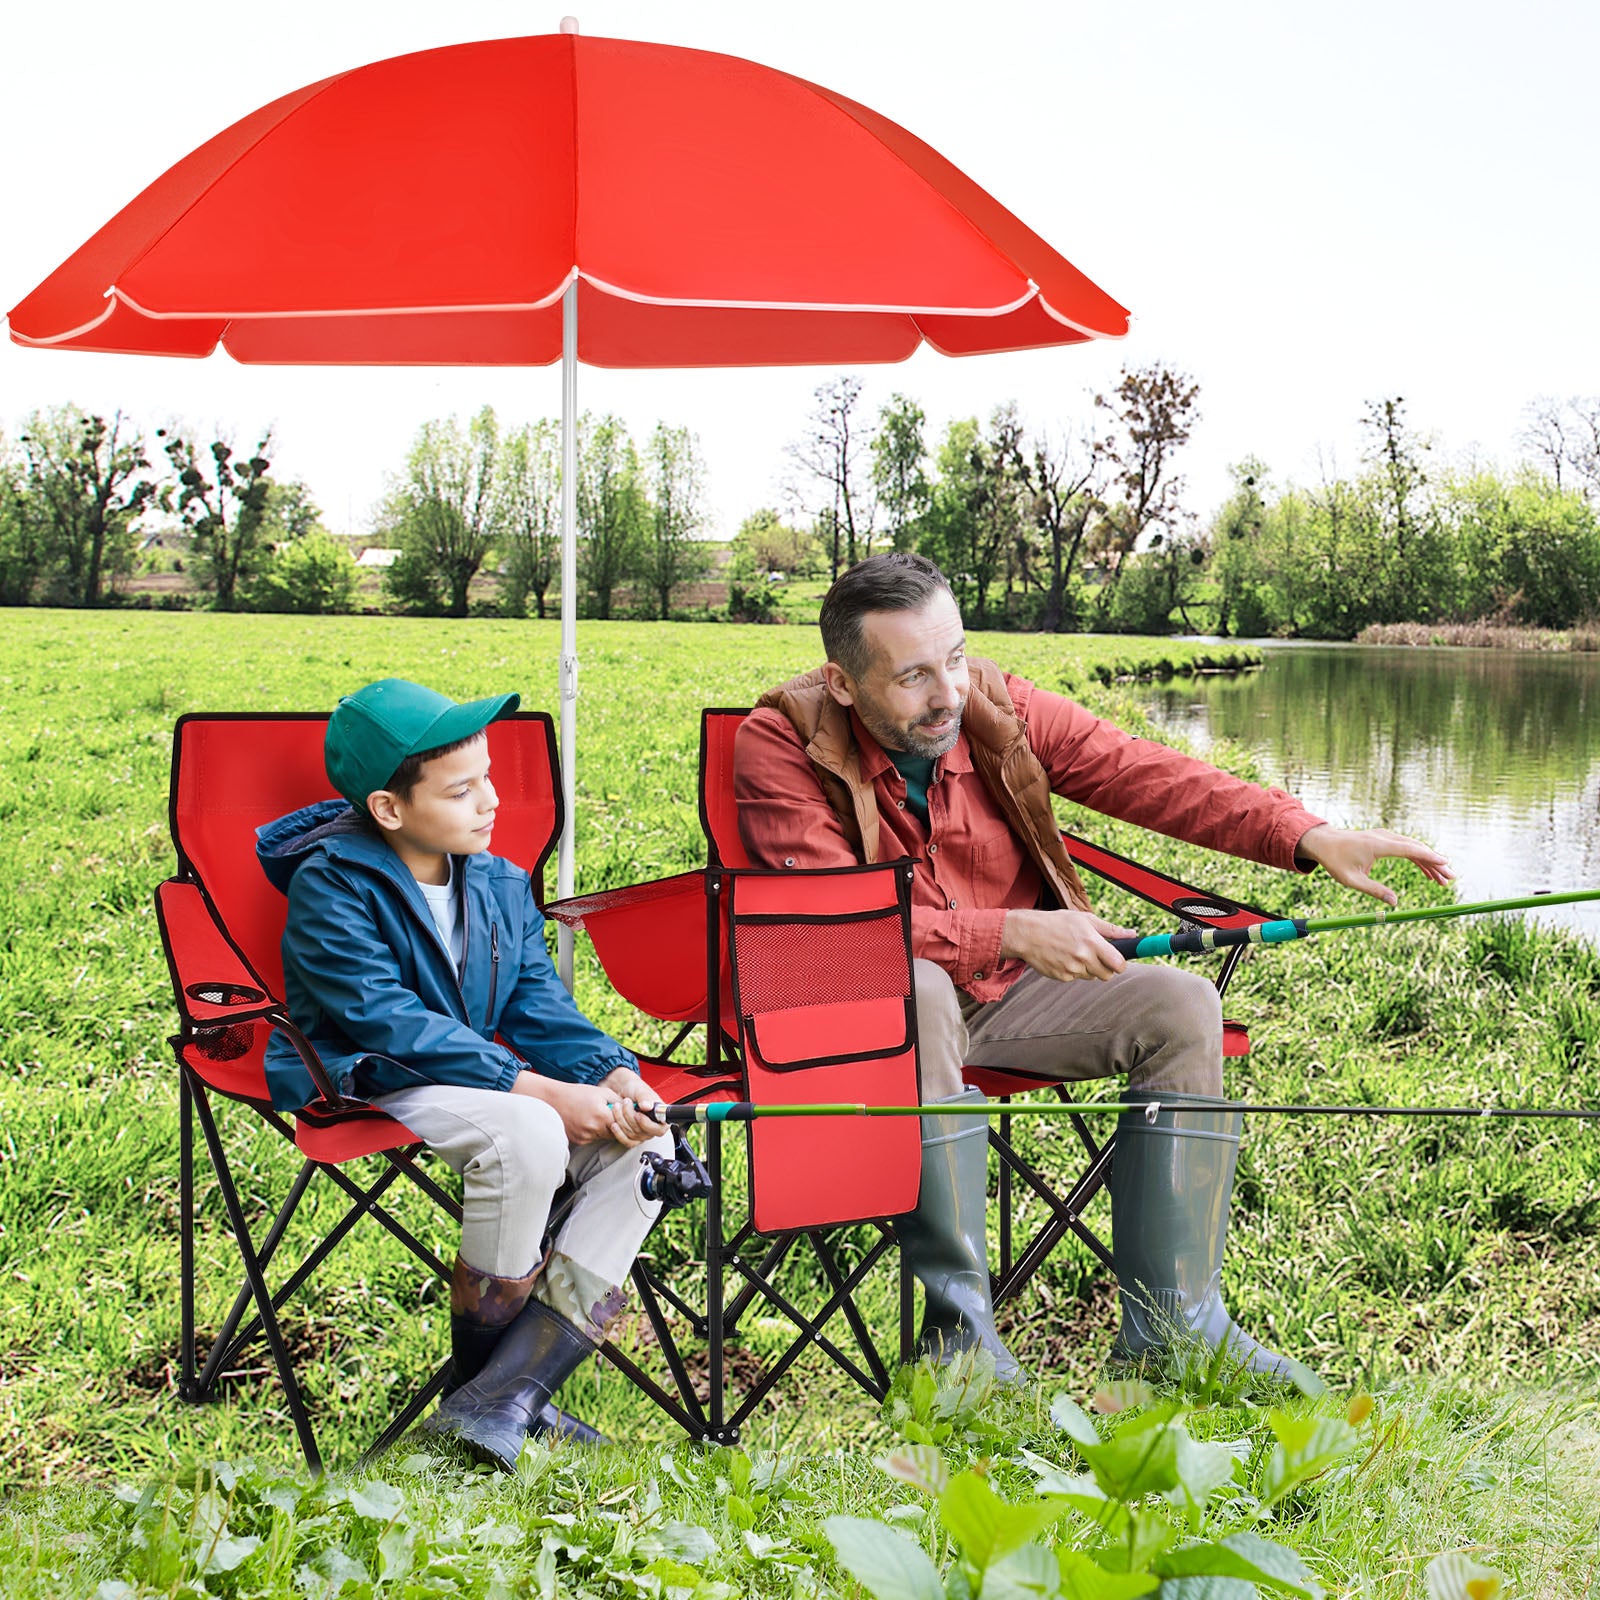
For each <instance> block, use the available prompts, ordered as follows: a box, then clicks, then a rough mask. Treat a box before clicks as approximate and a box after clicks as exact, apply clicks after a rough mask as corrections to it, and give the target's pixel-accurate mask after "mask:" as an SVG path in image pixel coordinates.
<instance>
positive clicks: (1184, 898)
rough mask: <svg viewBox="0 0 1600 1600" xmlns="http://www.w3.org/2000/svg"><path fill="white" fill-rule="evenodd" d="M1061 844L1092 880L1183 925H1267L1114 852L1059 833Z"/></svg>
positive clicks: (1233, 904) (1239, 905)
mask: <svg viewBox="0 0 1600 1600" xmlns="http://www.w3.org/2000/svg"><path fill="white" fill-rule="evenodd" d="M1061 842H1062V843H1063V844H1064V845H1065V846H1066V848H1067V854H1068V855H1069V856H1071V857H1072V860H1073V863H1074V865H1076V866H1080V867H1087V868H1088V869H1089V871H1090V872H1092V873H1094V874H1095V876H1096V877H1100V878H1104V879H1105V880H1106V882H1107V883H1114V884H1115V885H1116V886H1117V887H1118V888H1119V889H1126V890H1127V891H1128V893H1129V894H1133V895H1137V896H1138V897H1139V898H1140V899H1141V900H1147V901H1148V902H1149V903H1150V904H1151V905H1153V906H1159V907H1161V909H1162V910H1163V911H1170V912H1171V913H1172V914H1173V916H1175V917H1182V918H1183V919H1184V921H1186V922H1195V923H1199V924H1200V925H1202V926H1203V927H1207V928H1248V927H1250V926H1251V925H1252V924H1253V923H1259V922H1271V921H1273V920H1274V918H1273V916H1272V914H1271V913H1270V912H1266V911H1262V910H1260V909H1258V908H1257V907H1255V906H1252V905H1246V904H1245V903H1244V902H1243V901H1242V900H1233V899H1230V898H1229V897H1228V896H1227V895H1218V894H1213V893H1211V891H1210V890H1209V889H1197V888H1196V887H1195V886H1194V885H1193V884H1192V883H1185V882H1183V880H1182V879H1181V878H1172V877H1168V876H1167V874H1166V873H1164V872H1157V871H1156V870H1155V869H1154V868H1153V867H1147V866H1145V865H1144V864H1143V863H1142V862H1139V861H1133V860H1130V859H1129V858H1128V857H1127V856H1119V855H1118V854H1117V853H1116V851H1114V850H1107V849H1104V848H1103V847H1102V846H1100V845H1097V844H1091V843H1090V842H1089V841H1088V840H1087V839H1082V838H1079V837H1078V835H1077V834H1075V833H1066V832H1063V833H1062V835H1061Z"/></svg>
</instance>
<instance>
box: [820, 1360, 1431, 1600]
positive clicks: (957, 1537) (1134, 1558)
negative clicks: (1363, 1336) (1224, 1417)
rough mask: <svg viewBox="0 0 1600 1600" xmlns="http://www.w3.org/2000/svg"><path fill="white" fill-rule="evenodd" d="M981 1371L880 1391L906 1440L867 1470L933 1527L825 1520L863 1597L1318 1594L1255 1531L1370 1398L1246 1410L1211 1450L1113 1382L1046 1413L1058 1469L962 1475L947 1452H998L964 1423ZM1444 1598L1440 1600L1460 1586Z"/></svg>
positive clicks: (1133, 1384)
mask: <svg viewBox="0 0 1600 1600" xmlns="http://www.w3.org/2000/svg"><path fill="white" fill-rule="evenodd" d="M987 1377H988V1375H987V1374H985V1373H984V1372H983V1371H982V1370H981V1367H979V1368H976V1369H975V1370H970V1371H969V1370H966V1369H965V1368H964V1367H963V1365H962V1364H961V1363H957V1364H956V1367H955V1370H954V1371H953V1372H950V1373H938V1372H935V1371H933V1370H932V1369H931V1368H929V1367H926V1366H925V1367H923V1368H921V1369H919V1370H918V1371H917V1372H916V1373H914V1374H912V1375H910V1376H909V1378H908V1379H906V1380H903V1381H902V1382H901V1383H900V1384H898V1385H897V1386H896V1391H895V1393H894V1394H893V1395H892V1396H891V1400H890V1402H889V1406H888V1408H887V1413H886V1414H887V1416H888V1418H889V1420H890V1421H891V1423H892V1424H893V1425H894V1426H895V1427H896V1428H897V1430H898V1431H899V1433H900V1435H901V1437H902V1439H904V1440H905V1441H906V1443H905V1444H904V1445H903V1446H901V1447H899V1448H897V1449H895V1450H892V1451H891V1452H890V1453H889V1454H888V1455H886V1456H885V1457H884V1458H883V1459H881V1460H880V1461H879V1463H878V1465H879V1467H880V1468H881V1469H882V1470H883V1471H885V1472H887V1473H888V1474H889V1475H890V1476H891V1477H893V1478H895V1479H898V1480H899V1481H900V1482H902V1483H904V1484H907V1485H909V1486H910V1487H911V1488H913V1489H915V1490H916V1491H917V1492H918V1493H919V1494H920V1495H922V1496H923V1497H924V1498H925V1499H926V1501H928V1502H931V1505H932V1508H933V1509H934V1510H935V1511H936V1513H937V1516H936V1518H928V1519H926V1521H925V1522H924V1524H923V1526H922V1527H921V1529H920V1530H919V1531H920V1532H921V1533H922V1535H923V1538H922V1540H921V1542H919V1541H918V1540H917V1539H914V1538H912V1537H910V1536H909V1535H908V1534H907V1533H904V1532H901V1531H899V1530H898V1529H897V1528H893V1527H890V1526H888V1525H887V1523H886V1522H880V1521H877V1520H874V1519H870V1518H864V1517H844V1516H835V1517H829V1518H828V1519H827V1520H826V1521H825V1523H824V1524H823V1527H824V1531H825V1532H826V1534H827V1536H828V1538H829V1540H830V1541H831V1542H832V1545H833V1548H834V1553H835V1555H836V1556H837V1557H838V1560H839V1562H840V1564H841V1566H843V1567H844V1568H845V1570H846V1571H848V1572H849V1573H850V1575H851V1576H852V1577H853V1578H854V1579H855V1580H856V1581H857V1582H858V1583H859V1584H860V1585H861V1586H862V1587H863V1588H864V1589H865V1590H866V1591H867V1592H868V1593H869V1594H871V1595H872V1596H873V1597H874V1600H1025V1597H1026V1600H1032V1597H1061V1600H1132V1597H1134V1596H1138V1595H1154V1596H1156V1597H1157V1600H1249V1597H1251V1596H1256V1595H1263V1594H1267V1595H1290V1596H1298V1597H1300V1600H1320V1597H1321V1596H1322V1595H1323V1593H1324V1591H1323V1589H1322V1586H1321V1585H1320V1584H1319V1583H1318V1582H1317V1581H1316V1579H1315V1577H1314V1576H1313V1574H1312V1573H1311V1571H1310V1569H1309V1568H1308V1567H1307V1566H1306V1564H1305V1562H1304V1561H1302V1560H1301V1558H1300V1557H1299V1556H1298V1555H1297V1554H1296V1553H1295V1552H1294V1551H1293V1550H1291V1549H1289V1548H1288V1547H1287V1546H1285V1545H1282V1544H1279V1543H1277V1542H1276V1541H1275V1540H1273V1539H1270V1538H1268V1537H1266V1536H1265V1534H1264V1533H1262V1532H1261V1531H1259V1530H1260V1528H1261V1526H1262V1525H1263V1524H1266V1523H1270V1522H1272V1521H1274V1520H1276V1519H1278V1518H1280V1517H1283V1516H1286V1515H1290V1514H1297V1511H1298V1508H1297V1504H1296V1500H1297V1497H1299V1496H1303V1495H1306V1494H1308V1493H1312V1492H1314V1491H1313V1490H1312V1489H1311V1487H1310V1486H1311V1485H1312V1484H1313V1482H1314V1481H1315V1480H1316V1479H1318V1478H1320V1477H1322V1476H1323V1475H1324V1474H1327V1473H1329V1471H1330V1469H1334V1468H1337V1467H1338V1465H1339V1463H1341V1462H1343V1461H1344V1460H1345V1458H1346V1457H1348V1456H1350V1455H1351V1454H1352V1453H1353V1452H1355V1451H1356V1450H1357V1448H1358V1447H1359V1446H1360V1444H1361V1435H1360V1434H1359V1433H1358V1431H1357V1430H1358V1427H1360V1426H1361V1425H1363V1424H1364V1423H1365V1422H1366V1421H1367V1418H1368V1417H1369V1416H1370V1415H1371V1412H1372V1405H1371V1402H1370V1400H1369V1399H1368V1398H1367V1397H1366V1396H1364V1395H1360V1396H1357V1397H1356V1399H1355V1400H1353V1401H1352V1402H1351V1403H1350V1404H1349V1406H1348V1407H1347V1409H1346V1410H1345V1412H1344V1413H1343V1414H1342V1415H1332V1416H1330V1415H1327V1414H1326V1413H1325V1412H1308V1413H1304V1414H1300V1413H1290V1412H1287V1411H1270V1412H1267V1413H1266V1414H1265V1415H1264V1416H1263V1415H1261V1414H1259V1413H1257V1414H1256V1415H1257V1417H1258V1418H1259V1420H1257V1421H1254V1422H1253V1423H1252V1424H1251V1426H1250V1428H1249V1430H1248V1432H1247V1433H1246V1435H1245V1436H1244V1437H1241V1438H1239V1439H1234V1440H1229V1441H1207V1440H1201V1439H1196V1438H1194V1437H1193V1436H1192V1435H1191V1434H1190V1432H1189V1430H1188V1427H1187V1425H1186V1418H1187V1417H1189V1416H1190V1415H1192V1414H1193V1408H1192V1407H1190V1406H1189V1405H1187V1404H1185V1403H1184V1402H1183V1401H1182V1400H1179V1399H1174V1398H1160V1399H1158V1398H1157V1397H1156V1395H1155V1393H1154V1391H1153V1390H1152V1389H1151V1388H1150V1387H1149V1386H1148V1385H1147V1384H1145V1383H1143V1382H1141V1381H1138V1380H1125V1381H1122V1382H1119V1383H1115V1384H1109V1385H1107V1386H1105V1387H1104V1388H1102V1389H1101V1390H1099V1391H1098V1392H1097V1394H1096V1395H1095V1399H1094V1410H1095V1411H1096V1412H1098V1413H1100V1414H1101V1416H1102V1417H1104V1418H1105V1419H1106V1420H1104V1421H1100V1422H1097V1421H1096V1419H1095V1418H1094V1417H1091V1416H1090V1414H1089V1413H1088V1412H1086V1411H1085V1410H1084V1409H1083V1408H1082V1407H1080V1406H1079V1405H1078V1404H1077V1403H1076V1402H1075V1401H1074V1400H1072V1399H1071V1398H1070V1397H1069V1396H1067V1395H1065V1394H1058V1395H1056V1396H1055V1398H1054V1399H1053V1400H1052V1401H1051V1403H1050V1418H1051V1420H1052V1422H1053V1423H1054V1424H1055V1426H1056V1428H1057V1429H1058V1430H1059V1432H1060V1434H1061V1435H1062V1442H1063V1445H1064V1446H1065V1450H1064V1452H1063V1453H1064V1454H1065V1455H1067V1456H1069V1457H1070V1458H1071V1459H1070V1461H1068V1462H1066V1463H1065V1464H1063V1463H1062V1462H1057V1461H1051V1460H1049V1459H1047V1458H1046V1457H1044V1456H1042V1455H1039V1454H1036V1453H1035V1452H1033V1451H1031V1450H1027V1449H1021V1450H1018V1451H1016V1453H1015V1455H1014V1456H1013V1457H1012V1458H1011V1459H1010V1460H1009V1461H1005V1462H1001V1461H998V1460H996V1459H991V1458H979V1459H977V1460H974V1461H972V1462H971V1464H969V1465H967V1466H965V1467H962V1468H960V1469H959V1470H958V1469H957V1467H956V1466H955V1465H954V1464H953V1463H952V1462H951V1460H950V1458H949V1452H951V1451H952V1450H954V1449H959V1448H960V1447H961V1446H962V1445H963V1444H967V1445H970V1444H972V1443H974V1442H976V1443H979V1444H986V1445H990V1446H991V1447H992V1446H994V1445H996V1444H998V1445H1000V1446H1001V1448H1004V1447H1005V1445H1006V1443H1007V1441H1006V1439H1005V1435H1004V1433H1003V1431H1002V1430H1001V1429H999V1428H998V1427H996V1426H995V1425H994V1424H992V1423H990V1424H981V1423H980V1420H979V1419H978V1418H977V1417H976V1416H975V1415H974V1412H975V1410H976V1404H977V1403H978V1402H981V1401H982V1400H983V1399H986V1398H987V1395H988V1386H987V1382H986V1379H987ZM1015 1465H1021V1466H1023V1467H1025V1468H1027V1469H1029V1470H1031V1472H1032V1473H1033V1475H1034V1480H1035V1481H1034V1488H1035V1491H1036V1498H1034V1499H1032V1500H1021V1499H1008V1498H1007V1497H1006V1496H1005V1495H1004V1494H1002V1493H1001V1492H1000V1490H999V1489H998V1488H997V1487H996V1480H997V1479H999V1478H1001V1477H1002V1476H1014V1475H1015ZM891 1520H893V1521H897V1522H903V1521H908V1520H912V1519H911V1518H908V1517H904V1516H895V1517H893V1518H892V1519H891ZM941 1561H942V1562H943V1566H942V1567H941V1565H940V1562H941ZM1452 1581H1453V1580H1452ZM1441 1592H1442V1593H1449V1594H1450V1595H1451V1596H1452V1600H1453V1597H1454V1595H1455V1594H1456V1592H1457V1591H1456V1590H1455V1589H1448V1590H1443V1591H1441Z"/></svg>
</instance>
